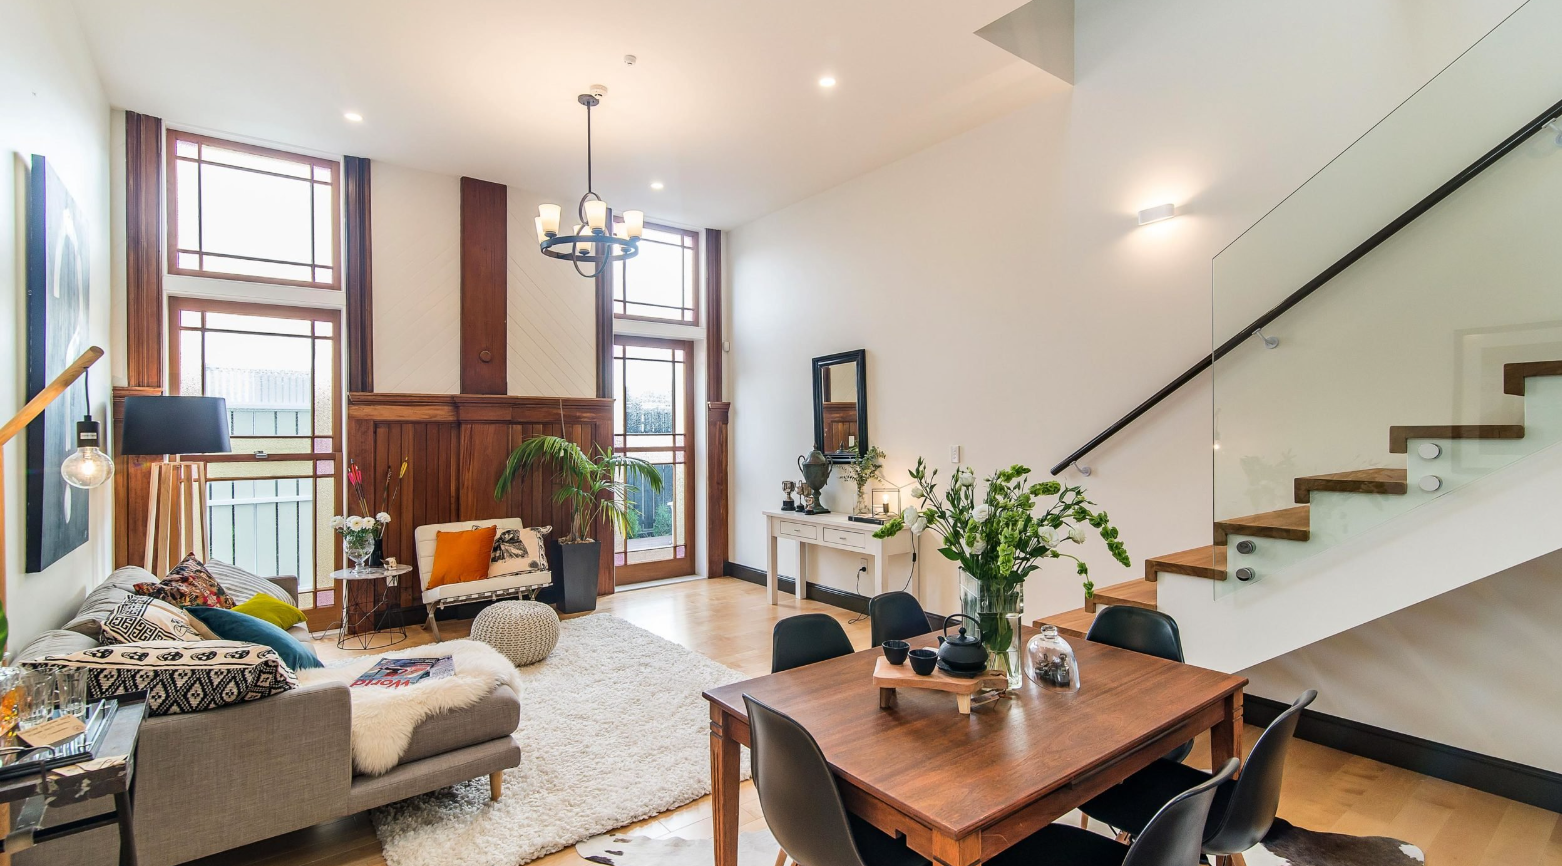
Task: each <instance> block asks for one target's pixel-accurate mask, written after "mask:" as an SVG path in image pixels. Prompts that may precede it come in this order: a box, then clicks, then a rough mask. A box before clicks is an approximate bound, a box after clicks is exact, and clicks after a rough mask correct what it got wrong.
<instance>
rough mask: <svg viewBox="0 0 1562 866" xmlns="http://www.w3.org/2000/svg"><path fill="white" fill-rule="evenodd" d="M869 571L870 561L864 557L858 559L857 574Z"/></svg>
mask: <svg viewBox="0 0 1562 866" xmlns="http://www.w3.org/2000/svg"><path fill="white" fill-rule="evenodd" d="M867 570H868V560H866V559H864V558H862V557H858V558H857V572H858V573H859V574H860V573H862V572H864V571H867Z"/></svg>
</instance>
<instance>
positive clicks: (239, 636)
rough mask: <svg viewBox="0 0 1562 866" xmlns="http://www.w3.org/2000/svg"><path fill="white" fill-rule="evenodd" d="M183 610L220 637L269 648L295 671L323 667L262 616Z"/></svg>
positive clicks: (205, 609) (210, 609)
mask: <svg viewBox="0 0 1562 866" xmlns="http://www.w3.org/2000/svg"><path fill="white" fill-rule="evenodd" d="M184 612H185V613H188V614H189V615H190V616H193V617H195V618H196V619H198V620H200V621H201V622H202V623H204V624H205V625H206V627H207V628H209V629H211V630H212V632H213V633H214V634H216V635H217V637H219V638H221V639H223V640H238V641H244V642H245V643H258V644H260V645H261V646H268V647H271V648H272V649H274V650H276V651H277V655H279V656H281V657H282V663H283V664H285V665H287V666H288V667H289V668H291V669H293V670H295V671H301V670H304V669H305V668H323V667H325V665H323V664H321V663H320V659H319V658H318V657H316V656H315V654H314V653H312V652H310V651H309V650H308V649H306V648H305V647H304V645H303V644H301V643H299V642H298V641H296V640H294V639H293V636H292V635H290V634H288V633H287V632H285V631H283V630H282V629H280V628H277V627H276V626H274V625H272V624H271V623H269V622H266V621H265V620H263V619H257V618H256V617H253V616H250V615H249V614H247V613H239V612H238V611H236V610H225V609H223V608H220V607H187V608H185V609H184Z"/></svg>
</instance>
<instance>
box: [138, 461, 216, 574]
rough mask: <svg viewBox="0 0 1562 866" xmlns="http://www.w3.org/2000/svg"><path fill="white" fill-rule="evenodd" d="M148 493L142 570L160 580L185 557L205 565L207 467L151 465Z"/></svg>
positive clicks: (176, 463)
mask: <svg viewBox="0 0 1562 866" xmlns="http://www.w3.org/2000/svg"><path fill="white" fill-rule="evenodd" d="M150 491H151V492H150V494H149V496H150V498H151V502H150V504H149V507H148V508H147V521H146V562H145V564H144V566H143V567H144V568H146V570H147V571H150V572H152V574H154V575H156V576H158V577H163V576H164V575H167V574H168V572H169V571H170V570H171V569H172V568H173V567H174V566H176V565H178V564H179V562H180V560H182V559H184V557H185V554H189V553H193V554H195V556H196V558H198V559H200V560H201V561H202V562H204V561H206V556H207V550H206V464H205V463H196V462H193V461H183V460H174V461H169V462H167V463H154V464H153V465H152V478H151V487H150Z"/></svg>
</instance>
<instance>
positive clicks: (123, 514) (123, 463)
mask: <svg viewBox="0 0 1562 866" xmlns="http://www.w3.org/2000/svg"><path fill="white" fill-rule="evenodd" d="M158 318H159V319H161V318H162V317H161V316H159V317H158ZM162 393H163V389H162V388H135V387H123V386H120V387H116V388H114V396H113V401H112V402H113V418H112V421H111V423H112V432H113V441H112V444H113V452H112V453H113V455H114V567H115V568H122V567H124V566H126V565H140V564H141V563H142V562H143V561H144V560H145V558H146V524H147V519H148V517H149V513H148V510H147V497H148V496H149V495H151V488H152V467H153V466H154V465H156V464H158V463H161V462H163V458H161V457H142V456H130V457H124V456H121V455H120V453H119V443H120V441H121V440H122V439H123V438H124V432H125V421H124V418H125V398H126V397H157V396H161V395H162ZM158 576H159V577H162V575H158Z"/></svg>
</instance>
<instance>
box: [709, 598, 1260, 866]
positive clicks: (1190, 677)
mask: <svg viewBox="0 0 1562 866" xmlns="http://www.w3.org/2000/svg"><path fill="white" fill-rule="evenodd" d="M1034 633H1035V630H1034V629H1031V628H1029V627H1027V628H1026V629H1024V634H1023V637H1022V645H1023V641H1024V640H1028V639H1029V638H1030V636H1031V635H1032V634H1034ZM909 642H910V643H911V645H912V646H913V647H917V646H936V644H935V643H934V638H933V637H932V636H924V637H920V638H913V639H911V640H910V641H909ZM1073 646H1074V653H1075V658H1076V660H1077V662H1078V665H1079V683H1080V685H1079V688H1078V689H1077V690H1072V691H1068V690H1057V689H1053V688H1047V687H1043V686H1041V685H1039V684H1037V683H1035V682H1032V681H1030V680H1029V679H1028V678H1027V679H1025V680H1024V681H1023V683H1022V685H1021V686H1020V687H1019V688H1017V689H1012V690H1009V691H1008V692H1006V693H1005V694H1004V695H1003V696H1002V697H1000V698H998V699H997V700H993V701H989V702H987V703H986V704H985V705H983V706H980V707H979V708H978V709H976V710H975V711H973V712H972V713H970V714H969V715H962V714H961V713H960V712H958V711H957V709H956V706H955V699H954V696H952V695H950V694H947V693H945V692H939V691H930V690H924V689H914V688H902V689H897V691H896V694H895V696H894V699H893V700H881V696H880V690H879V688H878V687H877V686H876V685H875V684H874V682H873V669H874V665H875V663H876V661H877V660H878V659H879V658H882V657H883V652H882V651H881V650H879V649H877V648H875V649H868V650H863V651H861V652H857V653H853V654H851V655H847V656H840V657H838V658H833V659H829V660H827V661H822V662H818V663H815V664H811V665H805V666H803V667H800V668H794V669H792V670H788V671H782V672H780V673H774V674H770V675H768V676H762V677H756V678H753V679H748V680H743V681H741V682H736V683H732V684H730V685H725V686H720V687H717V688H713V689H711V690H709V691H707V692H705V693H704V696H705V698H706V700H707V701H708V702H709V704H710V759H711V795H712V812H713V817H714V824H715V828H714V840H715V847H716V852H715V853H716V859H715V863H716V866H737V864H738V786H739V783H740V772H741V771H740V767H741V760H742V748H743V747H745V746H749V745H750V744H751V740H750V730H749V723H748V712H747V708H746V706H745V704H744V702H743V696H744V695H750V696H752V697H754V698H755V699H757V700H759V701H761V702H763V703H765V704H767V705H769V706H771V707H773V708H775V709H777V710H779V711H781V712H783V713H786V714H787V715H789V716H791V717H792V718H793V719H796V720H797V721H798V722H799V723H800V724H802V725H803V727H805V728H807V729H808V731H809V732H810V733H811V734H812V735H813V736H814V739H815V740H817V741H818V743H819V747H820V749H821V750H822V751H823V753H824V756H825V759H826V760H827V761H828V762H829V764H830V768H831V770H832V771H833V772H834V774H835V779H836V783H837V787H838V788H839V790H840V793H841V797H842V799H843V800H844V802H845V804H846V808H847V810H848V811H850V812H851V813H853V814H855V815H857V816H858V817H860V818H862V819H863V820H865V821H867V822H868V823H869V824H871V825H873V826H874V827H877V828H878V829H880V830H882V831H883V832H885V833H888V834H889V835H890V836H892V837H896V838H900V839H904V840H905V843H906V845H907V846H908V847H910V848H911V850H913V851H915V852H916V853H918V854H920V855H922V856H923V857H926V858H928V859H929V860H931V861H932V862H933V863H936V864H940V866H975V864H979V863H983V862H985V861H986V860H989V859H991V858H992V857H994V856H996V855H998V854H1000V853H1002V852H1003V851H1004V850H1005V849H1007V848H1009V847H1011V846H1013V845H1015V844H1016V843H1018V842H1019V841H1020V840H1022V839H1024V838H1025V837H1027V836H1029V835H1031V834H1032V833H1035V832H1036V831H1038V830H1040V829H1041V828H1043V827H1045V826H1046V825H1047V824H1049V823H1052V822H1053V821H1056V820H1057V819H1059V818H1061V817H1062V816H1064V815H1066V814H1068V813H1069V812H1070V811H1072V810H1073V809H1075V808H1077V807H1078V806H1080V805H1082V804H1084V803H1085V802H1086V801H1087V800H1090V799H1091V798H1093V797H1095V796H1096V795H1098V794H1100V793H1101V792H1103V791H1105V790H1107V789H1108V788H1110V787H1112V786H1113V785H1116V784H1118V783H1119V782H1121V781H1123V780H1124V779H1125V778H1127V777H1128V776H1130V775H1132V774H1133V773H1135V772H1137V771H1139V770H1141V769H1143V768H1144V767H1146V766H1148V765H1149V764H1150V763H1151V762H1153V761H1155V760H1156V759H1158V758H1160V757H1161V756H1163V755H1165V754H1167V753H1168V752H1170V751H1172V750H1173V749H1175V748H1176V747H1178V746H1180V745H1181V744H1183V743H1186V742H1188V741H1189V740H1191V739H1193V738H1194V737H1195V736H1196V735H1198V734H1200V733H1202V732H1204V731H1208V732H1209V734H1210V751H1211V755H1212V759H1213V766H1217V767H1218V766H1221V765H1222V764H1224V763H1225V762H1226V760H1227V759H1229V758H1232V757H1240V756H1241V755H1242V689H1243V687H1244V686H1245V685H1246V684H1247V680H1246V679H1244V678H1243V677H1240V676H1235V675H1232V674H1226V673H1220V672H1218V671H1212V670H1208V669H1206V668H1200V667H1195V666H1193V665H1189V664H1183V663H1180V662H1174V661H1167V660H1165V659H1160V658H1156V657H1154V656H1148V655H1144V654H1142V653H1136V652H1132V651H1129V650H1124V649H1118V648H1116V647H1112V646H1107V645H1105V644H1100V643H1095V642H1092V641H1085V640H1078V641H1074V642H1073ZM760 805H761V808H763V805H764V803H763V795H761V803H760Z"/></svg>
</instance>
